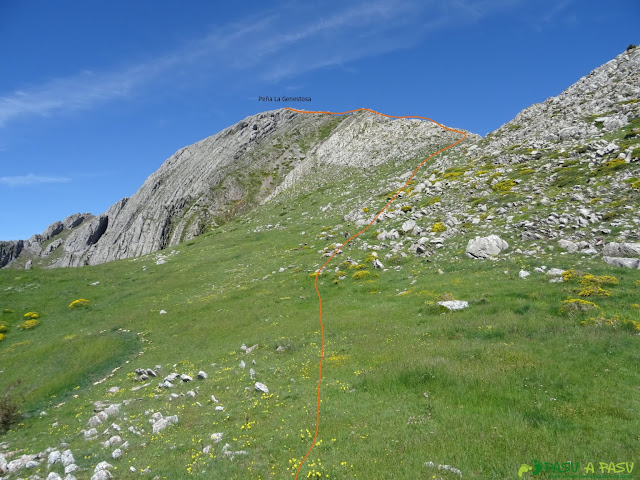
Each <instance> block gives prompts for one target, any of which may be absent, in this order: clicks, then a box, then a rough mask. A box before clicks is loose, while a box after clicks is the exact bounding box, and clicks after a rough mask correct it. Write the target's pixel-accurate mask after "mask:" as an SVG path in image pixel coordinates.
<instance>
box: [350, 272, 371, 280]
mask: <svg viewBox="0 0 640 480" xmlns="http://www.w3.org/2000/svg"><path fill="white" fill-rule="evenodd" d="M369 275H371V272H369V271H367V270H360V271H358V272H356V273H354V274H353V275H352V278H353V279H354V280H362V279H364V278H367V277H368V276H369Z"/></svg>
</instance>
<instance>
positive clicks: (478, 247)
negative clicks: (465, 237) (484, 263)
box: [466, 235, 509, 259]
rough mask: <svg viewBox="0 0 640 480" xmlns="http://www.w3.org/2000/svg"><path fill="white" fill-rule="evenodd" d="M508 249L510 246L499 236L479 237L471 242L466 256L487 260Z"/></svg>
mask: <svg viewBox="0 0 640 480" xmlns="http://www.w3.org/2000/svg"><path fill="white" fill-rule="evenodd" d="M507 248H509V244H508V243H507V242H505V241H504V240H503V239H501V238H500V237H499V236H498V235H489V236H488V237H480V236H477V237H476V238H473V239H471V240H469V243H468V244H467V249H466V254H467V256H469V257H471V258H476V259H486V258H491V257H495V256H497V255H498V254H499V253H500V252H502V251H503V250H506V249H507Z"/></svg>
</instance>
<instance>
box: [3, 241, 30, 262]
mask: <svg viewBox="0 0 640 480" xmlns="http://www.w3.org/2000/svg"><path fill="white" fill-rule="evenodd" d="M23 248H24V241H23V240H15V241H14V240H12V241H8V242H0V268H2V267H4V266H6V265H8V264H9V263H11V262H12V261H14V260H15V259H16V258H18V255H20V252H22V249H23Z"/></svg>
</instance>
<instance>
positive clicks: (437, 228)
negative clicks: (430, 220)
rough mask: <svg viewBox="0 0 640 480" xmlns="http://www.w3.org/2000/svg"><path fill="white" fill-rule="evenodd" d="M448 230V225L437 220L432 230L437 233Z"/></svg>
mask: <svg viewBox="0 0 640 480" xmlns="http://www.w3.org/2000/svg"><path fill="white" fill-rule="evenodd" d="M446 230H447V226H446V225H445V224H444V223H442V222H436V223H434V224H433V227H431V231H432V232H435V233H440V232H444V231H446Z"/></svg>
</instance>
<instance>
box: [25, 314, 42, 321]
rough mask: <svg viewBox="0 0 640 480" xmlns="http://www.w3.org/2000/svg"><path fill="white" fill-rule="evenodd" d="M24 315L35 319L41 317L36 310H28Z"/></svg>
mask: <svg viewBox="0 0 640 480" xmlns="http://www.w3.org/2000/svg"><path fill="white" fill-rule="evenodd" d="M23 317H25V318H32V319H34V320H35V319H36V318H40V315H38V314H37V313H36V312H27V313H25V314H24V315H23Z"/></svg>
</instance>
